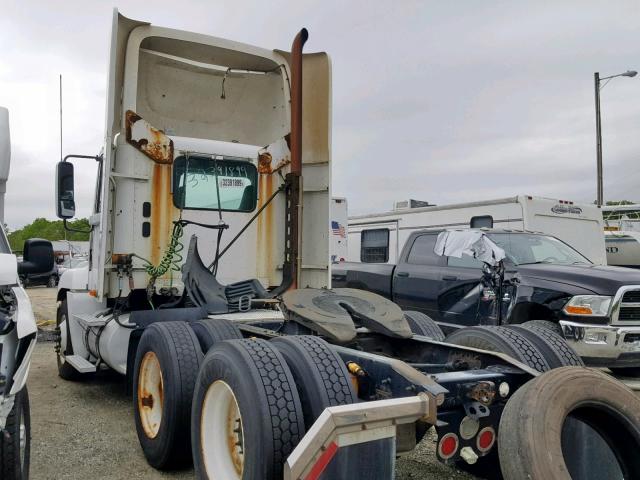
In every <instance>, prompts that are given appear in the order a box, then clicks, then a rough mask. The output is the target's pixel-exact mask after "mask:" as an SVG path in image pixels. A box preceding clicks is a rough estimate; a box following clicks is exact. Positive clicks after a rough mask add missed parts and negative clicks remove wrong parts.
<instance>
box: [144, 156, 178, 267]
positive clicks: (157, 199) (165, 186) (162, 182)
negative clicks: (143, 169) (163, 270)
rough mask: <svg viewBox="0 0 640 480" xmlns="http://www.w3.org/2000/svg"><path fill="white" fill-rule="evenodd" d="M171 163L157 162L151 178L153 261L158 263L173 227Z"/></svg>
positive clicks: (155, 263)
mask: <svg viewBox="0 0 640 480" xmlns="http://www.w3.org/2000/svg"><path fill="white" fill-rule="evenodd" d="M173 209H174V208H173V199H172V195H171V165H166V164H164V165H163V164H159V163H156V164H155V165H154V166H153V174H152V179H151V258H150V260H151V263H153V264H154V265H158V263H159V262H160V259H161V258H162V254H163V253H164V250H165V248H166V247H167V245H169V239H170V236H171V230H172V228H173Z"/></svg>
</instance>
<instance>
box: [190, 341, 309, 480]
mask: <svg viewBox="0 0 640 480" xmlns="http://www.w3.org/2000/svg"><path fill="white" fill-rule="evenodd" d="M230 418H231V419H232V420H233V421H230ZM304 431H305V429H304V417H303V413H302V406H301V403H300V397H299V396H298V392H297V390H296V386H295V382H294V379H293V375H292V374H291V371H290V370H289V367H288V366H287V364H286V362H285V360H284V358H283V356H282V354H281V353H280V352H279V351H278V349H277V348H275V346H274V345H272V344H271V343H270V342H267V341H265V340H229V341H225V342H220V343H218V344H216V345H214V346H213V348H211V350H209V353H207V356H206V357H205V359H204V361H203V363H202V368H201V369H200V373H199V374H198V381H197V384H196V388H195V393H194V398H193V412H192V415H191V440H192V446H193V447H192V449H193V459H194V466H195V474H196V478H199V479H209V478H211V479H213V478H242V479H243V480H276V479H277V480H280V479H281V478H282V476H283V465H284V462H285V461H286V460H287V457H288V456H289V454H290V453H291V452H292V451H293V449H294V448H295V446H296V445H297V444H298V442H299V441H300V439H301V438H302V437H303V435H304Z"/></svg>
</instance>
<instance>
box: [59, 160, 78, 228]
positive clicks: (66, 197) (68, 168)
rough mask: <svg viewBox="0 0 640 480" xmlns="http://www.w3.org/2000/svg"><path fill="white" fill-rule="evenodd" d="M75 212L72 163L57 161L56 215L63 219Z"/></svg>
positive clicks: (72, 215)
mask: <svg viewBox="0 0 640 480" xmlns="http://www.w3.org/2000/svg"><path fill="white" fill-rule="evenodd" d="M75 214H76V202H75V200H74V189H73V164H72V163H71V162H58V166H57V167H56V215H57V216H58V218H62V219H64V220H66V219H68V218H73V217H74V216H75Z"/></svg>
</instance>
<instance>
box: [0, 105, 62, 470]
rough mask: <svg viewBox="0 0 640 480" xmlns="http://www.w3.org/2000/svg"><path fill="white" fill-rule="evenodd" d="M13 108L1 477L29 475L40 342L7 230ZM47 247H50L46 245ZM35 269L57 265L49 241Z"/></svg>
mask: <svg viewBox="0 0 640 480" xmlns="http://www.w3.org/2000/svg"><path fill="white" fill-rule="evenodd" d="M10 163H11V142H10V136H9V112H8V110H7V109H6V108H4V107H0V478H2V479H3V480H18V479H26V478H29V459H30V449H31V420H30V418H31V417H30V410H29V394H28V392H27V385H26V382H27V375H28V374H29V365H30V362H31V354H32V352H33V349H34V347H35V345H36V336H37V326H36V321H35V317H34V315H33V310H32V309H31V303H30V301H29V297H28V296H27V294H26V292H25V291H24V289H23V288H22V286H21V285H20V282H19V279H18V262H17V258H16V256H15V255H14V254H13V253H11V249H10V248H9V241H8V240H7V236H6V233H5V231H4V195H5V192H6V183H7V180H8V179H9V167H10ZM43 248H44V249H43ZM36 249H37V250H39V253H42V254H43V255H39V258H38V259H37V261H36V262H35V263H33V262H32V263H33V264H32V265H30V266H31V267H33V269H35V270H37V269H38V268H40V269H42V267H41V266H40V264H42V263H44V268H49V269H50V268H51V267H52V266H53V250H52V249H51V244H50V243H49V249H47V248H46V244H45V245H44V246H43V245H42V244H40V246H39V247H38V246H37V245H36Z"/></svg>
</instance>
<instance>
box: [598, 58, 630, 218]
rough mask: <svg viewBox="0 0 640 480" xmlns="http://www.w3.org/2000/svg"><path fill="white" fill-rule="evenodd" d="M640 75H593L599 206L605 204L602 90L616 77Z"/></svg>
mask: <svg viewBox="0 0 640 480" xmlns="http://www.w3.org/2000/svg"><path fill="white" fill-rule="evenodd" d="M637 74H638V72H636V71H635V70H627V71H626V72H624V73H619V74H618V75H611V76H610V77H602V78H600V73H599V72H596V73H594V74H593V78H594V83H595V87H596V154H597V161H598V163H597V165H598V198H597V204H598V206H601V205H602V204H603V203H604V198H603V197H604V193H603V191H602V190H603V188H602V125H601V122H600V90H602V89H603V88H604V87H605V85H606V84H607V83H609V82H610V81H611V79H612V78H616V77H630V78H631V77H635V76H636V75H637ZM602 80H606V82H604V84H602V86H600V82H601V81H602Z"/></svg>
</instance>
